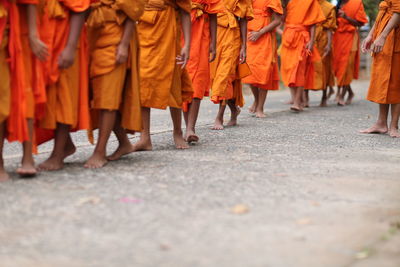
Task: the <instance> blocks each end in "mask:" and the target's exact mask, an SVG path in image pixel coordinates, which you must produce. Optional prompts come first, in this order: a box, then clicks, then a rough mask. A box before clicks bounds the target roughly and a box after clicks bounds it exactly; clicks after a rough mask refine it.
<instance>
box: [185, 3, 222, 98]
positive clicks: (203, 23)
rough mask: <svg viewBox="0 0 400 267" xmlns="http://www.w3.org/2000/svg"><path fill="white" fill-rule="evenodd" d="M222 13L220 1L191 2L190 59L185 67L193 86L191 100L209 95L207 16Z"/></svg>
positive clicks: (208, 29) (208, 32) (208, 28)
mask: <svg viewBox="0 0 400 267" xmlns="http://www.w3.org/2000/svg"><path fill="white" fill-rule="evenodd" d="M223 11H224V6H223V3H222V1H221V0H193V1H192V11H191V13H190V16H191V20H192V38H191V44H190V59H189V62H188V64H187V66H186V68H187V71H188V73H189V76H190V78H191V80H192V85H193V98H198V99H203V97H204V96H209V95H210V87H211V78H210V63H209V62H208V59H209V51H210V41H211V40H210V23H209V15H208V14H216V13H221V12H223Z"/></svg>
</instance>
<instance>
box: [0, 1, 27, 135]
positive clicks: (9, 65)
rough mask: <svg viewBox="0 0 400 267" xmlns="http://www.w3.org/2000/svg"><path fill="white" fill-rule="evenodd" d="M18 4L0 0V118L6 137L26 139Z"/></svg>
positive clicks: (23, 78)
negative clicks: (4, 123) (5, 126)
mask: <svg viewBox="0 0 400 267" xmlns="http://www.w3.org/2000/svg"><path fill="white" fill-rule="evenodd" d="M20 37H21V33H20V26H19V13H18V8H17V6H16V5H15V4H14V3H10V2H9V1H6V0H0V66H1V71H0V78H1V81H0V83H1V85H0V105H1V107H0V122H4V121H5V120H6V119H7V133H6V136H7V139H8V141H10V142H12V141H19V142H23V141H26V140H27V139H28V130H27V125H26V119H25V117H26V106H25V104H26V102H25V84H24V80H25V77H24V61H23V60H24V59H23V57H22V45H21V40H20Z"/></svg>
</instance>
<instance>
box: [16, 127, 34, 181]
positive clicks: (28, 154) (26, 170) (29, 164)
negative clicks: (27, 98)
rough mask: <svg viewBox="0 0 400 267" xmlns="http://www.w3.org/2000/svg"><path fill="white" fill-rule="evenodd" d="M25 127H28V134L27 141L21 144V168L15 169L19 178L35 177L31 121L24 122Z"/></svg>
mask: <svg viewBox="0 0 400 267" xmlns="http://www.w3.org/2000/svg"><path fill="white" fill-rule="evenodd" d="M26 122H27V125H28V134H29V141H25V142H24V143H23V151H24V152H23V153H24V154H23V156H22V161H21V167H19V168H18V169H17V173H18V174H19V175H20V176H21V177H33V176H35V175H36V173H37V171H36V167H35V161H34V160H33V155H32V154H33V152H32V148H33V144H32V140H33V119H27V120H26Z"/></svg>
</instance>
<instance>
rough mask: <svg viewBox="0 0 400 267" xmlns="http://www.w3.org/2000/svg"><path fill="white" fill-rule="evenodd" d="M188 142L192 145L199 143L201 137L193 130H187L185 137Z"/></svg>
mask: <svg viewBox="0 0 400 267" xmlns="http://www.w3.org/2000/svg"><path fill="white" fill-rule="evenodd" d="M185 140H186V142H188V143H189V144H190V143H197V142H198V141H199V137H198V136H197V135H196V133H195V132H194V131H192V130H187V131H186V135H185Z"/></svg>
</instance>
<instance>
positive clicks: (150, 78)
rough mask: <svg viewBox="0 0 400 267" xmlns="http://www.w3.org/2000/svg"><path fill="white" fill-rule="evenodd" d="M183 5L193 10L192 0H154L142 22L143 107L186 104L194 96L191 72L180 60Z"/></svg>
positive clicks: (148, 6)
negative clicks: (180, 63) (179, 62)
mask: <svg viewBox="0 0 400 267" xmlns="http://www.w3.org/2000/svg"><path fill="white" fill-rule="evenodd" d="M179 8H180V9H182V10H184V11H186V12H188V13H190V11H191V2H190V0H150V1H149V3H148V4H147V5H146V7H145V12H144V13H143V15H142V17H141V18H140V21H139V23H138V34H139V43H140V78H141V80H140V95H141V103H142V106H143V107H148V108H158V109H166V108H167V107H173V108H182V104H183V102H185V101H190V100H191V99H192V96H193V88H192V83H191V81H190V77H189V74H188V72H187V70H186V69H182V68H181V66H180V65H177V64H176V57H177V56H178V55H179V54H180V52H181V22H180V19H179Z"/></svg>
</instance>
